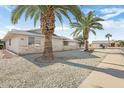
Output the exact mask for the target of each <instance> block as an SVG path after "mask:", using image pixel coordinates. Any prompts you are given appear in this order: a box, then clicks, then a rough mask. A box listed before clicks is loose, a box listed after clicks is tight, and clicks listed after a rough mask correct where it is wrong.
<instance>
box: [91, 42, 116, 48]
mask: <svg viewBox="0 0 124 93" xmlns="http://www.w3.org/2000/svg"><path fill="white" fill-rule="evenodd" d="M101 45H103V46H105V47H108V46H109V43H108V41H107V40H100V41H92V47H93V48H101ZM110 47H115V41H113V40H112V41H110Z"/></svg>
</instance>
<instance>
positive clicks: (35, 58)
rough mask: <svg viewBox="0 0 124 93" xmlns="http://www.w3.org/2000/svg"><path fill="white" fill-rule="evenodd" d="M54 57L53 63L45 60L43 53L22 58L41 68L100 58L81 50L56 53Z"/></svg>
mask: <svg viewBox="0 0 124 93" xmlns="http://www.w3.org/2000/svg"><path fill="white" fill-rule="evenodd" d="M54 55H55V59H54V60H53V61H49V60H47V61H46V60H43V58H42V53H37V54H36V53H35V54H28V55H22V56H21V57H23V58H25V59H26V60H28V61H29V62H31V63H33V64H35V65H37V66H39V67H45V66H49V65H53V64H55V63H62V62H64V61H66V60H73V59H90V58H100V57H98V56H96V55H93V54H92V53H89V52H82V51H79V50H78V51H77V50H76V51H64V52H55V53H54Z"/></svg>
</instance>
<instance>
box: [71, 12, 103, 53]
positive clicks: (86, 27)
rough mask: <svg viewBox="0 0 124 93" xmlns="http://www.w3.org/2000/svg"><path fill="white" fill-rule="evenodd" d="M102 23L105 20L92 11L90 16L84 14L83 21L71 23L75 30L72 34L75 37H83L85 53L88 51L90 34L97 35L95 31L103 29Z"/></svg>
mask: <svg viewBox="0 0 124 93" xmlns="http://www.w3.org/2000/svg"><path fill="white" fill-rule="evenodd" d="M100 21H104V20H103V19H101V18H99V17H96V16H95V15H94V11H90V12H89V13H88V14H82V20H80V21H78V22H73V23H71V27H72V28H75V31H74V32H73V33H72V34H73V36H78V35H83V39H84V48H85V51H88V39H89V33H90V32H92V33H93V34H94V35H96V32H95V30H102V29H103V26H102V24H101V23H100Z"/></svg>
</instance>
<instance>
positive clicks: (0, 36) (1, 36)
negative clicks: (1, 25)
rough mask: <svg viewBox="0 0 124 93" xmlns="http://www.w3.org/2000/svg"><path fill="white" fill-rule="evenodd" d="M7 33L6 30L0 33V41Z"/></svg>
mask: <svg viewBox="0 0 124 93" xmlns="http://www.w3.org/2000/svg"><path fill="white" fill-rule="evenodd" d="M7 32H8V31H6V30H1V31H0V39H2V38H3V37H4V36H5V35H6V33H7Z"/></svg>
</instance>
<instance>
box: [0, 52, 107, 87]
mask: <svg viewBox="0 0 124 93" xmlns="http://www.w3.org/2000/svg"><path fill="white" fill-rule="evenodd" d="M98 51H99V50H98ZM103 51H104V50H103ZM105 55H106V54H105V53H102V52H94V53H92V54H91V53H86V52H81V51H79V50H74V51H65V52H56V53H55V56H56V61H55V62H50V63H49V62H46V63H45V62H43V60H42V61H40V60H36V58H38V57H40V56H41V54H32V55H25V56H21V57H14V58H11V59H0V87H4V88H5V87H7V88H8V87H14V88H15V87H19V88H20V87H23V88H26V87H28V88H34V87H47V88H49V87H50V88H53V87H54V88H55V87H59V88H62V87H63V88H64V87H65V88H73V87H74V88H76V87H78V86H79V85H80V83H81V82H82V81H83V80H84V79H86V77H87V76H88V75H89V74H90V73H91V71H92V69H93V67H94V66H96V65H97V64H99V62H100V61H101V60H102V59H103V58H104V57H105Z"/></svg>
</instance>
